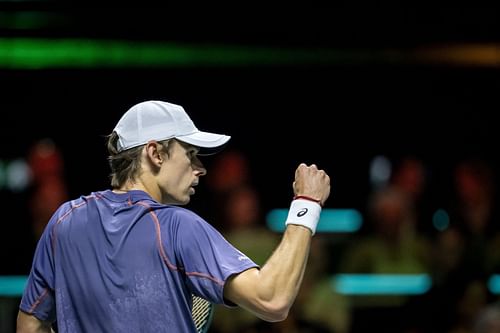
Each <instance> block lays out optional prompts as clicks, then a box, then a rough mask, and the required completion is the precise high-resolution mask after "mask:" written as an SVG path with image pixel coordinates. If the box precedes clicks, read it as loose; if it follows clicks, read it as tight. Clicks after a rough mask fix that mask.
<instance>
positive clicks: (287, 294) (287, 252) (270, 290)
mask: <svg viewBox="0 0 500 333" xmlns="http://www.w3.org/2000/svg"><path fill="white" fill-rule="evenodd" d="M310 245H311V232H310V231H309V230H308V229H307V228H305V227H302V226H297V225H288V227H287V229H286V231H285V233H284V234H283V239H282V241H281V243H280V245H279V246H278V247H277V248H276V250H275V251H274V253H273V254H272V255H271V257H270V258H269V259H268V261H267V262H266V264H265V265H264V266H263V267H262V269H261V270H260V272H259V280H260V283H259V284H258V287H259V288H258V290H257V292H258V296H259V297H260V298H262V299H264V300H269V301H273V302H275V303H276V304H281V305H282V306H283V307H285V308H287V311H288V309H289V308H290V306H291V305H292V304H293V302H294V301H295V298H296V296H297V294H298V292H299V289H300V285H301V283H302V278H303V276H304V271H305V268H306V264H307V259H308V256H309V249H310Z"/></svg>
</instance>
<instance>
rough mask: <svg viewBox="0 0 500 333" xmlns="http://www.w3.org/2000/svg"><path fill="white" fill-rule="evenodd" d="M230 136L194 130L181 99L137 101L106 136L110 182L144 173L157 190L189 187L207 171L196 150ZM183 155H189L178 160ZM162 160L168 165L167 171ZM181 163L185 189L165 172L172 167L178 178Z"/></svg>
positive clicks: (208, 149) (119, 184) (122, 182)
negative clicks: (179, 103)
mask: <svg viewBox="0 0 500 333" xmlns="http://www.w3.org/2000/svg"><path fill="white" fill-rule="evenodd" d="M229 139H230V136H227V135H222V134H215V133H209V132H203V131H200V130H198V129H197V128H196V126H195V125H194V123H193V121H192V120H191V119H190V118H189V116H188V115H187V113H186V112H185V111H184V109H183V108H182V106H180V105H176V104H172V103H167V102H162V101H146V102H142V103H139V104H136V105H134V106H133V107H131V108H130V109H129V110H128V111H127V112H126V113H125V114H124V115H123V116H122V117H121V119H120V120H119V121H118V123H117V125H116V127H115V129H114V130H113V133H112V134H111V135H110V136H109V138H108V151H109V154H110V156H109V162H110V166H111V185H112V187H113V188H114V189H119V188H123V187H124V186H125V187H126V185H127V183H136V182H137V181H143V180H141V179H140V177H141V175H144V174H147V175H148V176H147V177H149V178H148V179H149V180H154V181H153V182H154V183H156V184H157V185H155V186H157V187H158V188H159V190H160V191H161V192H163V193H162V196H172V195H173V196H175V195H176V194H175V193H174V192H175V191H179V190H180V191H181V192H182V191H183V190H187V191H188V192H192V190H190V189H189V187H192V184H193V183H192V182H194V183H197V181H198V178H199V177H200V176H202V175H204V174H205V173H206V170H205V169H204V168H203V165H202V164H201V162H200V161H199V159H198V157H197V155H210V154H213V153H215V152H217V151H218V150H220V149H221V148H222V147H223V146H224V145H225V144H226V143H227V142H228V141H229ZM186 156H188V157H189V158H188V160H186V161H183V159H184V157H186ZM178 162H180V163H181V164H179V163H178ZM165 165H168V166H169V173H168V175H167V173H166V172H164V170H166V168H165ZM180 165H183V166H184V170H185V172H184V173H185V174H187V176H186V178H187V179H188V180H187V181H186V184H185V186H188V188H187V189H182V188H181V189H178V188H176V187H179V186H180V187H182V185H183V184H174V186H172V182H173V181H175V180H173V179H170V176H172V175H175V174H176V173H177V178H182V177H181V175H180V174H179V173H180V172H182V170H181V169H182V168H179V167H178V166H180ZM174 169H175V170H174ZM189 178H191V179H190V180H189ZM169 183H170V187H169V188H167V186H168V185H169ZM181 196H182V195H181ZM170 199H171V198H170ZM177 199H180V198H177ZM174 201H178V202H181V203H182V202H184V201H185V200H174Z"/></svg>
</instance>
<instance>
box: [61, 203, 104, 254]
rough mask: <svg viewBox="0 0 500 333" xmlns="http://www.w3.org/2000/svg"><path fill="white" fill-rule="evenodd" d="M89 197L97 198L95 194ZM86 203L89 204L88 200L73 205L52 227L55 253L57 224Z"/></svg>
mask: <svg viewBox="0 0 500 333" xmlns="http://www.w3.org/2000/svg"><path fill="white" fill-rule="evenodd" d="M87 198H88V199H95V197H94V196H88V197H87ZM86 204H87V202H86V201H83V202H81V203H80V204H78V205H76V206H72V207H71V209H70V210H68V211H67V212H66V213H64V214H63V215H62V216H61V217H60V218H59V219H58V220H57V221H56V223H55V225H54V226H53V228H52V252H53V254H55V249H56V248H55V246H56V235H57V234H56V232H55V231H56V226H57V225H58V224H59V223H61V222H62V221H63V220H64V219H65V218H66V217H67V216H68V215H70V214H71V213H72V212H73V210H75V209H77V208H80V207H82V206H83V205H86Z"/></svg>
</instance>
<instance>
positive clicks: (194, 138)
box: [114, 101, 231, 155]
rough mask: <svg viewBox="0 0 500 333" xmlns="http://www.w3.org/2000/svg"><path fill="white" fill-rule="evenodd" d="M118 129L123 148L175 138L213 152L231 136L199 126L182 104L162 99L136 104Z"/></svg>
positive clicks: (117, 126) (116, 130) (206, 151)
mask: <svg viewBox="0 0 500 333" xmlns="http://www.w3.org/2000/svg"><path fill="white" fill-rule="evenodd" d="M114 131H115V132H116V133H117V134H118V137H119V139H118V147H117V148H118V151H119V152H121V151H124V150H127V149H130V148H134V147H137V146H140V145H144V144H146V143H147V142H148V141H150V140H157V141H162V140H167V139H172V138H175V139H177V140H179V141H182V142H185V143H189V144H191V145H193V146H196V147H199V148H200V152H199V155H210V154H214V153H216V152H217V151H218V150H219V149H220V148H222V146H223V145H224V144H226V143H227V142H228V141H229V139H230V138H231V137H230V136H228V135H223V134H216V133H209V132H203V131H200V130H198V129H197V128H196V126H195V125H194V123H193V121H192V120H191V118H189V116H188V114H187V113H186V111H185V110H184V108H183V107H182V106H180V105H176V104H172V103H167V102H162V101H145V102H141V103H139V104H136V105H134V106H132V107H131V108H130V109H129V110H128V111H127V112H125V114H124V115H123V116H122V117H121V119H120V120H119V121H118V124H117V125H116V127H115V129H114Z"/></svg>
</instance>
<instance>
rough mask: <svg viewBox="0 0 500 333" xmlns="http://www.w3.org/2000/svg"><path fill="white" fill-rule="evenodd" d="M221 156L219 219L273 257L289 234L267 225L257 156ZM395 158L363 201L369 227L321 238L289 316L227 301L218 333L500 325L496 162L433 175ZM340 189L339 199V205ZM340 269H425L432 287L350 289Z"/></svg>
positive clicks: (456, 332)
mask: <svg viewBox="0 0 500 333" xmlns="http://www.w3.org/2000/svg"><path fill="white" fill-rule="evenodd" d="M216 158H217V160H216V161H215V165H213V166H212V168H211V173H209V174H208V176H207V177H208V180H209V184H210V189H211V191H212V193H211V194H212V199H213V200H214V202H213V207H214V211H213V213H214V214H215V215H214V220H215V221H219V223H221V224H220V225H219V226H218V227H219V228H220V229H221V230H222V232H223V233H224V234H225V235H226V237H227V238H228V239H229V240H230V241H231V242H233V243H234V244H235V245H236V246H237V247H239V248H240V249H241V250H242V251H243V252H245V253H247V254H248V255H249V256H250V257H252V258H253V259H254V260H255V261H256V262H257V263H259V264H264V263H265V261H266V259H267V257H268V256H269V255H270V253H271V251H272V249H273V248H274V247H275V246H276V245H277V243H278V241H279V239H280V237H279V236H280V234H279V233H275V232H272V231H270V229H268V228H267V227H266V224H265V213H266V212H265V211H263V210H264V209H263V206H264V205H263V203H262V195H261V193H262V192H259V190H258V189H256V188H255V186H254V185H252V184H255V183H256V182H255V179H252V175H251V172H250V170H252V168H251V167H250V166H249V161H248V159H247V158H246V156H245V155H243V154H242V153H241V152H238V151H227V152H223V153H222V154H220V156H217V157H216ZM388 162H389V165H390V168H389V172H388V173H387V177H386V179H385V180H384V181H378V182H373V184H371V187H370V191H369V195H368V196H367V198H366V201H365V202H364V205H363V206H362V207H356V208H358V209H359V210H360V211H361V212H362V214H363V216H364V222H363V226H362V228H361V229H360V230H359V231H357V232H355V233H322V234H317V235H316V236H315V237H314V238H313V246H312V249H311V255H310V259H309V263H308V268H307V270H306V274H305V277H304V284H303V287H302V289H301V291H300V293H299V295H298V298H297V301H296V303H295V305H294V307H293V308H292V312H291V313H290V315H289V317H288V319H287V320H285V321H284V322H280V323H266V322H263V321H261V320H259V319H257V318H255V317H253V316H251V315H249V314H248V313H247V312H246V311H244V310H242V309H231V308H227V307H224V306H218V307H217V309H216V312H215V317H214V321H213V324H212V327H211V330H210V331H211V332H212V333H229V332H236V331H238V332H244V333H257V332H302V333H308V332H332V333H357V332H370V331H380V332H398V333H400V332H404V333H420V332H431V333H432V332H445V333H478V332H481V333H487V332H488V333H492V332H500V307H499V306H500V305H499V304H500V303H499V304H497V302H498V301H499V298H498V294H497V293H498V290H495V289H494V288H493V287H492V285H491V283H490V281H491V278H492V277H493V276H494V275H495V274H496V273H497V272H500V270H499V269H500V233H499V231H500V229H499V225H498V221H497V218H498V216H497V215H498V209H497V198H496V193H495V192H496V191H495V190H496V188H495V187H496V181H497V180H496V178H495V176H496V175H495V170H494V166H493V165H491V164H490V163H489V162H488V161H486V160H485V159H481V158H478V157H463V158H460V159H457V160H456V161H455V162H454V163H453V164H452V165H451V167H450V170H449V171H448V172H446V173H445V175H446V176H445V177H443V176H442V175H439V178H440V179H434V178H433V177H436V175H435V174H433V170H432V168H431V166H430V165H427V164H426V163H425V161H424V160H423V159H421V158H419V157H417V156H413V155H412V156H410V155H409V156H400V157H398V158H395V159H392V160H390V159H389V160H388ZM333 183H334V184H335V175H334V176H333ZM436 183H439V186H440V187H441V188H445V189H446V190H445V191H443V190H438V189H437V186H436V185H435V184H436ZM335 190H336V189H335V186H333V193H334V195H333V199H332V200H331V202H329V203H328V204H330V205H331V206H332V207H338V206H336V204H335V202H333V201H334V200H335V194H336V192H335ZM353 190H355V189H353ZM328 204H327V207H326V208H328ZM340 273H353V274H426V275H427V276H429V277H430V281H431V285H430V288H429V289H428V290H425V291H424V292H422V293H421V294H373V295H370V294H360V295H349V294H344V293H340V292H339V291H338V290H335V288H334V287H333V285H332V277H334V276H335V275H336V274H340Z"/></svg>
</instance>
